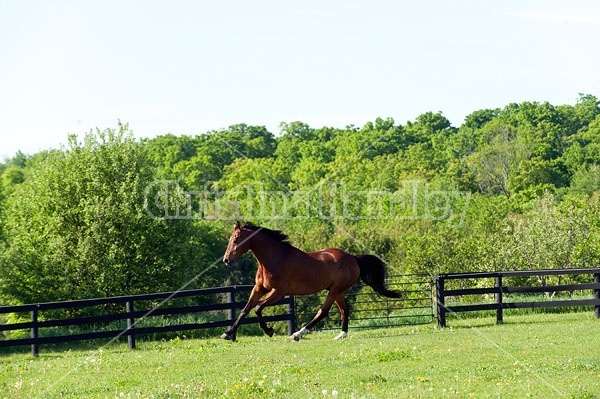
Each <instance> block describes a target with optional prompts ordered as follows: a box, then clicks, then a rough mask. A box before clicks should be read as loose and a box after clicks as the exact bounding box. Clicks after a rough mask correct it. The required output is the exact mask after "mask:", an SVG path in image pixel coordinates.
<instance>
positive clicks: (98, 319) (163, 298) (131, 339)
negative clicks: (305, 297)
mask: <svg viewBox="0 0 600 399" xmlns="http://www.w3.org/2000/svg"><path fill="white" fill-rule="evenodd" d="M251 289H252V285H237V286H230V287H217V288H205V289H197V290H185V291H176V292H163V293H154V294H144V295H128V296H118V297H108V298H97V299H84V300H76V301H63V302H48V303H36V304H28V305H18V306H0V314H8V313H30V315H31V318H30V321H27V322H20V323H11V324H0V333H1V332H3V331H15V330H23V329H28V330H30V337H29V338H18V339H7V340H0V348H3V347H10V346H22V345H31V353H32V354H33V356H37V355H38V354H39V347H40V345H43V344H51V343H60V342H71V341H82V340H91V339H101V338H119V337H127V342H128V345H129V347H130V348H132V349H133V348H135V337H136V336H138V335H144V334H157V333H166V332H173V331H184V330H197V329H205V328H215V327H226V326H229V325H231V323H232V321H233V320H235V318H236V317H237V314H236V313H237V312H236V310H238V309H241V308H243V307H244V305H245V303H246V299H247V296H248V295H247V292H248V291H250V290H251ZM237 293H244V296H243V297H241V296H240V297H239V298H238V296H237V295H236V294H237ZM215 294H225V295H226V298H227V299H226V301H224V302H222V303H210V304H203V305H192V306H179V307H168V306H162V305H165V304H167V303H168V302H169V301H171V300H173V299H175V298H194V297H197V298H198V299H200V297H206V296H209V295H215ZM238 299H239V301H238ZM148 301H153V302H156V301H160V305H161V306H151V307H150V308H145V309H144V308H142V309H140V310H136V309H137V308H138V307H137V306H136V305H135V304H136V303H138V304H139V303H140V302H142V303H143V302H148ZM123 304H124V305H125V311H124V312H117V313H110V314H104V315H99V316H98V315H96V316H83V317H73V318H60V319H50V320H40V313H41V312H44V311H50V310H65V309H82V308H86V307H91V306H98V305H112V306H114V305H121V306H123ZM284 304H285V305H287V306H286V308H285V312H284V313H279V314H275V315H272V316H266V317H265V320H266V321H270V322H272V321H287V329H288V333H289V334H291V333H292V332H293V331H294V330H295V328H296V317H295V314H294V298H293V297H287V298H284V299H282V300H281V301H279V302H278V303H277V305H284ZM211 311H224V312H226V314H227V317H226V319H225V320H217V321H209V322H203V323H184V324H174V325H167V326H151V327H140V326H137V322H138V321H140V320H143V319H147V318H151V317H155V316H165V315H178V314H189V313H202V312H211ZM119 320H125V321H126V323H127V327H126V328H125V329H115V330H110V331H95V332H86V333H77V334H62V335H57V336H42V334H40V330H43V329H47V328H52V327H64V326H81V325H91V324H94V323H108V322H114V321H119ZM256 322H257V320H256V318H255V317H248V318H246V319H245V320H244V322H243V324H249V323H256Z"/></svg>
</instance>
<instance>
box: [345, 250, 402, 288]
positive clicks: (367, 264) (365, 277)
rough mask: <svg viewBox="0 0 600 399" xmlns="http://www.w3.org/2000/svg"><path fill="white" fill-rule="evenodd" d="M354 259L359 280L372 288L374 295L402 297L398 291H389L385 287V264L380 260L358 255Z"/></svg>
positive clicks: (370, 256) (375, 257)
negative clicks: (358, 270) (358, 272)
mask: <svg viewBox="0 0 600 399" xmlns="http://www.w3.org/2000/svg"><path fill="white" fill-rule="evenodd" d="M355 258H356V261H357V262H358V267H360V279H361V280H362V281H364V283H365V284H367V285H368V286H370V287H371V288H373V290H375V292H376V293H378V294H379V295H383V296H387V297H388V298H400V297H401V296H402V294H401V293H400V292H399V291H392V290H389V289H388V288H387V287H386V286H385V263H383V261H382V260H381V259H379V258H378V257H377V256H373V255H358V256H355Z"/></svg>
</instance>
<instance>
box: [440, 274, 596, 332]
mask: <svg viewBox="0 0 600 399" xmlns="http://www.w3.org/2000/svg"><path fill="white" fill-rule="evenodd" d="M561 275H565V276H566V275H582V276H588V279H590V280H592V281H593V282H583V283H575V284H559V285H545V286H507V285H504V282H505V280H503V278H510V277H516V278H520V277H534V276H537V277H543V276H561ZM467 279H475V280H479V279H494V286H493V287H489V288H463V289H448V288H447V286H446V282H448V281H451V280H467ZM435 287H436V305H437V321H438V325H439V326H440V327H446V314H448V313H459V312H473V311H480V310H496V322H497V323H498V324H501V323H502V322H503V310H504V309H524V308H542V307H544V308H545V307H564V306H594V315H595V316H596V317H600V268H589V269H560V270H555V269H551V270H525V271H508V272H490V273H455V274H439V275H437V276H436V277H435ZM585 290H592V291H593V292H594V298H593V299H572V300H553V301H533V302H506V301H505V300H504V297H503V295H504V294H511V293H521V294H523V293H540V292H559V291H567V292H573V291H585ZM484 294H494V297H495V301H494V302H493V303H483V304H473V305H457V306H450V305H448V304H447V303H446V302H447V301H446V299H447V298H449V297H459V296H464V295H484Z"/></svg>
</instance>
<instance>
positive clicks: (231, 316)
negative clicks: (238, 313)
mask: <svg viewBox="0 0 600 399" xmlns="http://www.w3.org/2000/svg"><path fill="white" fill-rule="evenodd" d="M236 289H237V286H236V285H234V286H232V287H231V290H230V291H227V303H228V304H229V305H230V306H229V309H228V310H227V320H230V321H234V320H235V306H234V303H235V290H236Z"/></svg>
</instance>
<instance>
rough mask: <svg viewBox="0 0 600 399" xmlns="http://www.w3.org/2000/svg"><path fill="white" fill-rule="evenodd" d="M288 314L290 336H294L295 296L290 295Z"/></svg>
mask: <svg viewBox="0 0 600 399" xmlns="http://www.w3.org/2000/svg"><path fill="white" fill-rule="evenodd" d="M287 314H288V317H289V318H288V321H287V330H288V335H292V334H293V333H294V332H296V297H295V296H293V295H290V301H289V302H288V304H287Z"/></svg>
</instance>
